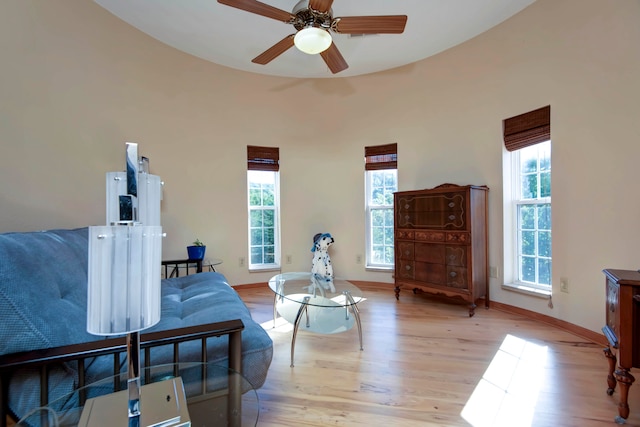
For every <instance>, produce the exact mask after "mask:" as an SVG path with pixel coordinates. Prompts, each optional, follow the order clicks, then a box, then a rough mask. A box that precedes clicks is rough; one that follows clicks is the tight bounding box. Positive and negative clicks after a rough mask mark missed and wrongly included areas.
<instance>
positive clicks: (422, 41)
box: [94, 0, 535, 78]
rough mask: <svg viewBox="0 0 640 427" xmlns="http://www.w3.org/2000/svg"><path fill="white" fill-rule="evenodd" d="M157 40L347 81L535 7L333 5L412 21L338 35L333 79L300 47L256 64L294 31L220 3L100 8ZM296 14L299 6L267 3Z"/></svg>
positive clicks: (518, 3) (215, 57)
mask: <svg viewBox="0 0 640 427" xmlns="http://www.w3.org/2000/svg"><path fill="white" fill-rule="evenodd" d="M94 1H95V2H96V3H98V4H99V5H101V6H102V7H104V8H105V9H107V10H108V11H110V12H111V13H113V14H114V15H115V16H117V17H119V18H120V19H122V20H123V21H125V22H127V23H129V24H130V25H132V26H134V27H136V28H138V29H139V30H140V31H142V32H144V33H147V34H148V35H150V36H151V37H154V38H156V39H157V40H159V41H161V42H163V43H165V44H167V45H169V46H172V47H174V48H176V49H179V50H181V51H184V52H187V53H189V54H192V55H194V56H197V57H200V58H202V59H205V60H207V61H211V62H214V63H216V64H220V65H224V66H227V67H231V68H235V69H238V70H244V71H249V72H254V73H261V74H268V75H273V76H285V77H299V78H309V77H347V76H356V75H360V74H368V73H373V72H377V71H382V70H387V69H391V68H395V67H399V66H402V65H406V64H410V63H413V62H416V61H419V60H421V59H424V58H427V57H429V56H431V55H435V54H436V53H438V52H442V51H443V50H446V49H448V48H450V47H453V46H455V45H457V44H460V43H462V42H464V41H466V40H469V39H471V38H473V37H475V36H476V35H478V34H480V33H482V32H484V31H486V30H488V29H490V28H491V27H493V26H495V25H498V24H499V23H501V22H502V21H504V20H506V19H508V18H509V17H511V16H512V15H514V14H516V13H518V12H519V11H521V10H522V9H524V8H525V7H527V6H529V5H530V4H532V3H533V2H534V1H535V0H335V1H334V3H333V6H332V9H333V16H334V17H340V16H362V15H407V16H408V19H407V25H406V28H405V31H404V33H403V34H375V35H366V36H354V37H352V36H349V35H344V34H335V33H332V36H333V40H334V43H335V44H336V46H337V47H338V49H339V50H340V52H341V53H342V55H343V56H344V58H345V60H346V61H347V63H348V64H349V68H348V69H346V70H345V71H342V72H340V73H338V74H335V75H334V74H331V72H330V71H329V69H328V68H327V66H326V65H325V63H324V61H323V60H322V58H321V57H320V55H307V54H305V53H302V52H300V51H298V50H297V49H296V48H295V47H293V48H291V49H289V50H287V51H286V52H284V53H283V54H282V55H280V56H279V57H277V58H275V59H274V60H273V61H271V62H270V63H268V64H267V65H258V64H253V63H252V62H251V60H252V59H253V58H254V57H256V56H258V55H259V54H260V53H262V52H263V51H265V50H267V49H268V48H269V47H271V46H272V45H274V44H275V43H276V42H278V41H280V40H281V39H283V38H284V37H286V36H287V35H289V34H293V33H295V31H296V30H295V28H294V27H293V26H292V25H290V24H285V23H282V22H279V21H277V20H274V19H270V18H267V17H264V16H260V15H256V14H252V13H249V12H245V11H243V10H240V9H236V8H233V7H229V6H225V5H222V4H220V3H218V2H217V1H216V0H94ZM262 2H263V3H267V4H269V5H271V6H274V7H277V8H279V9H282V10H286V11H288V12H290V11H291V10H292V9H293V6H294V5H295V4H296V3H297V2H298V0H262Z"/></svg>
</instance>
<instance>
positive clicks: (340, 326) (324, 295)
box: [269, 273, 364, 367]
mask: <svg viewBox="0 0 640 427" xmlns="http://www.w3.org/2000/svg"><path fill="white" fill-rule="evenodd" d="M269 288H270V289H271V290H272V291H273V293H274V298H273V326H274V327H275V325H276V318H277V317H278V314H280V316H282V317H283V318H284V319H285V320H286V321H287V322H289V323H291V324H292V325H293V337H292V338H291V367H293V366H294V364H293V360H294V358H293V355H294V350H295V346H296V336H297V334H298V328H299V326H300V321H301V319H302V317H303V316H304V317H305V322H304V329H303V330H306V331H309V332H315V333H319V334H336V333H340V332H345V331H348V330H349V329H351V328H352V327H353V325H354V324H357V325H358V336H359V337H360V350H363V347H362V326H361V324H360V313H359V311H358V306H357V304H358V303H359V302H360V301H362V300H363V299H364V297H363V294H362V291H361V290H360V289H359V288H358V287H357V286H355V285H354V284H353V283H350V282H348V281H346V280H342V279H333V280H331V281H327V280H325V279H324V278H323V277H320V276H317V275H314V274H312V273H282V274H278V275H276V276H273V277H272V278H271V279H270V280H269Z"/></svg>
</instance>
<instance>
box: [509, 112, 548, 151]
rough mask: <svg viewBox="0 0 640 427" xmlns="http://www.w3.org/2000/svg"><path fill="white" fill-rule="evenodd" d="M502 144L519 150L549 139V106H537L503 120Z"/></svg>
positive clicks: (511, 149) (512, 149)
mask: <svg viewBox="0 0 640 427" xmlns="http://www.w3.org/2000/svg"><path fill="white" fill-rule="evenodd" d="M503 131H504V146H505V147H506V148H507V150H508V151H515V150H520V149H521V148H525V147H529V146H530V145H535V144H539V143H540V142H544V141H548V140H550V139H551V106H549V105H547V106H546V107H542V108H538V109H537V110H533V111H529V112H528V113H524V114H520V115H519V116H515V117H511V118H509V119H505V120H504V122H503Z"/></svg>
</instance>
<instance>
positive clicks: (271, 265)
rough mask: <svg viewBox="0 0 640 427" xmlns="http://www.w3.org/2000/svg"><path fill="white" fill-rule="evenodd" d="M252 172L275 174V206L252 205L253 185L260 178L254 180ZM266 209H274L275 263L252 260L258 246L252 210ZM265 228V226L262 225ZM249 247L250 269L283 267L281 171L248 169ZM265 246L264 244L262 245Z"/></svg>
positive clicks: (248, 260)
mask: <svg viewBox="0 0 640 427" xmlns="http://www.w3.org/2000/svg"><path fill="white" fill-rule="evenodd" d="M252 174H272V175H273V185H274V189H273V197H274V206H273V207H270V206H251V185H252V183H255V182H257V181H259V180H252V179H251V175H252ZM257 210H259V211H265V210H273V215H274V220H273V228H274V230H273V239H274V244H273V250H274V254H273V255H274V262H273V263H265V262H262V263H253V262H252V253H253V252H252V249H253V248H254V247H255V246H256V245H253V244H252V239H251V237H252V233H251V232H252V230H253V229H254V228H255V227H252V224H251V219H252V217H251V212H252V211H257ZM262 228H263V229H264V227H262ZM247 231H248V236H247V248H248V257H247V267H248V269H249V271H264V270H278V269H280V267H281V250H280V172H279V171H261V170H248V171H247ZM261 246H262V247H263V248H264V246H267V245H264V241H263V244H262V245H261Z"/></svg>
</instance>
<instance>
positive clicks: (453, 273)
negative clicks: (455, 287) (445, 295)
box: [449, 271, 458, 277]
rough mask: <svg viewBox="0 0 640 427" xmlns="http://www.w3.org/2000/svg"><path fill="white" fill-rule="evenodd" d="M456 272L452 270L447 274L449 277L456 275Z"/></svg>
mask: <svg viewBox="0 0 640 427" xmlns="http://www.w3.org/2000/svg"><path fill="white" fill-rule="evenodd" d="M457 275H458V274H457V273H456V272H455V271H452V272H451V273H449V276H451V277H456V276H457Z"/></svg>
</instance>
